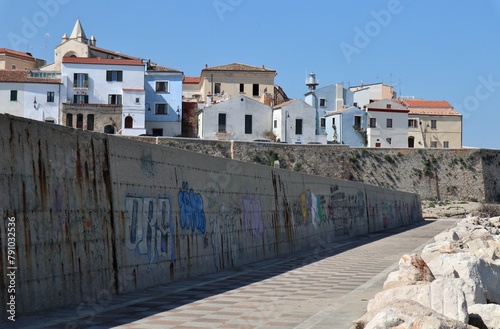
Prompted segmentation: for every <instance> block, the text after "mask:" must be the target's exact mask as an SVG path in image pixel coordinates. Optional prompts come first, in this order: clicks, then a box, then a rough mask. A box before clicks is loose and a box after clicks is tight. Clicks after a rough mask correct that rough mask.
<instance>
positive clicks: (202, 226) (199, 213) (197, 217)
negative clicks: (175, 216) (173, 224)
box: [179, 182, 207, 234]
mask: <svg viewBox="0 0 500 329" xmlns="http://www.w3.org/2000/svg"><path fill="white" fill-rule="evenodd" d="M179 216H180V219H181V227H182V228H183V229H191V231H193V232H194V231H195V230H197V231H198V232H199V233H201V234H205V231H206V227H207V221H206V218H205V210H204V209H203V197H202V196H201V194H200V193H195V192H194V191H193V189H190V188H189V184H188V183H187V182H183V183H182V189H181V190H180V191H179Z"/></svg>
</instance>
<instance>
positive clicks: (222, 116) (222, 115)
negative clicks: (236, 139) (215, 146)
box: [218, 113, 226, 133]
mask: <svg viewBox="0 0 500 329" xmlns="http://www.w3.org/2000/svg"><path fill="white" fill-rule="evenodd" d="M218 131H219V132H220V133H225V132H226V113H219V130H218Z"/></svg>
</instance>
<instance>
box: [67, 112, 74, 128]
mask: <svg viewBox="0 0 500 329" xmlns="http://www.w3.org/2000/svg"><path fill="white" fill-rule="evenodd" d="M66 127H73V114H71V113H66Z"/></svg>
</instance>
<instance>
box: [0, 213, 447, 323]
mask: <svg viewBox="0 0 500 329" xmlns="http://www.w3.org/2000/svg"><path fill="white" fill-rule="evenodd" d="M454 223H455V221H454V220H450V219H440V220H437V221H426V222H425V223H424V224H422V225H418V226H411V227H407V228H405V229H397V230H391V231H387V232H383V233H377V234H370V235H367V236H363V237H361V238H357V239H350V240H345V241H341V242H336V243H332V244H329V245H326V246H323V247H321V248H316V249H315V250H309V251H307V252H301V253H298V254H293V255H287V256H285V257H280V258H276V259H272V260H269V261H263V262H258V263H255V264H251V265H248V266H244V267H241V268H239V269H234V270H226V271H223V272H218V273H215V274H212V275H205V276H201V277H197V278H193V279H189V280H183V281H179V282H174V283H172V284H169V285H166V286H160V287H155V288H154V289H149V290H146V291H141V292H136V293H131V294H126V295H120V296H113V300H112V301H110V303H109V304H108V305H106V307H105V308H104V309H102V310H100V309H99V311H102V312H100V313H98V314H96V315H95V316H89V315H86V317H84V318H82V317H79V316H78V311H77V309H76V308H69V309H63V310H57V311H54V312H48V313H46V314H43V315H42V316H33V317H24V318H23V317H20V318H18V320H17V321H16V322H15V323H5V322H0V328H3V327H5V328H66V329H70V328H71V329H73V328H94V329H100V328H127V329H153V328H179V329H183V328H184V329H185V328H232V329H235V328H241V329H246V328H273V329H276V328H335V329H337V328H340V329H342V328H348V327H349V326H350V325H351V323H352V321H353V320H355V319H357V318H359V317H360V316H361V315H363V314H364V312H365V310H366V305H367V302H368V300H369V299H371V298H373V296H374V295H375V294H376V293H377V292H378V291H381V290H382V285H383V282H384V281H385V279H386V277H387V274H388V273H390V272H391V271H393V270H395V269H396V268H397V262H398V261H399V259H400V257H401V256H402V255H403V254H405V253H412V252H417V251H419V250H421V248H422V247H423V246H424V245H425V244H427V243H429V240H430V239H431V238H432V237H434V236H435V235H436V234H438V233H440V232H442V231H443V230H445V229H447V228H448V227H450V226H452V225H453V224H454ZM95 307H96V308H99V307H100V306H98V305H96V306H95Z"/></svg>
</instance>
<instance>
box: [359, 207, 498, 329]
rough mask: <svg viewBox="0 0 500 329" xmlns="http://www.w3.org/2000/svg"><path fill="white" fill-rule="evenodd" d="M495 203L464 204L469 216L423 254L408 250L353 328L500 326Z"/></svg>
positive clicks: (481, 328)
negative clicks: (487, 205)
mask: <svg viewBox="0 0 500 329" xmlns="http://www.w3.org/2000/svg"><path fill="white" fill-rule="evenodd" d="M470 207H472V208H470ZM492 207H493V208H485V207H483V208H482V209H480V208H479V207H477V205H475V204H474V205H467V206H465V205H464V208H465V210H466V211H470V210H471V209H472V211H471V212H469V215H467V216H465V218H462V219H460V220H458V222H457V224H456V225H454V226H453V227H452V228H450V229H449V230H448V231H445V232H443V233H441V234H439V235H437V236H436V237H435V238H434V242H433V243H430V244H428V245H427V246H425V248H424V249H423V250H422V253H421V255H420V256H419V255H417V254H412V255H403V256H402V257H401V259H400V261H399V270H398V271H395V272H392V273H390V274H389V276H388V278H387V280H386V281H385V283H384V288H383V291H381V292H379V293H378V294H377V295H376V296H375V298H374V299H372V300H371V301H370V302H369V303H368V307H367V313H365V315H364V316H363V317H361V318H360V319H358V320H356V321H355V322H354V323H353V325H352V326H351V329H375V328H380V329H382V328H394V329H396V328H397V329H403V328H411V329H418V328H426V329H427V328H429V329H433V328H436V329H438V328H439V329H441V328H450V329H455V328H457V329H459V328H480V329H485V328H486V329H500V217H484V214H485V211H484V210H485V209H486V210H492V209H493V210H495V211H496V210H497V209H498V208H497V207H496V206H492ZM449 208H453V207H449ZM437 210H438V209H434V211H437ZM486 212H487V211H486ZM425 213H426V211H425V210H424V214H425ZM427 213H429V212H427ZM471 214H472V215H471ZM439 215H441V214H439ZM447 217H449V216H447Z"/></svg>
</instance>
